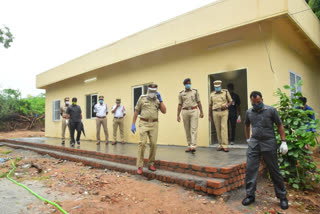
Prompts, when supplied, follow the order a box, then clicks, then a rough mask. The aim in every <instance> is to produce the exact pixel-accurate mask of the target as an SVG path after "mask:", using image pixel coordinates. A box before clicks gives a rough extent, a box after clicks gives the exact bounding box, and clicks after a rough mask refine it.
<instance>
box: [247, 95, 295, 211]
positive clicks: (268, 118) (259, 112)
mask: <svg viewBox="0 0 320 214" xmlns="http://www.w3.org/2000/svg"><path fill="white" fill-rule="evenodd" d="M250 99H251V103H252V107H253V108H251V109H249V110H248V111H247V114H246V120H245V134H246V138H247V142H248V151H247V166H246V179H245V180H246V192H247V196H246V198H245V199H243V201H242V204H243V205H244V206H248V205H250V204H251V203H253V202H254V201H255V191H256V185H257V176H258V169H259V165H260V159H261V156H262V157H263V160H264V161H265V163H266V164H267V168H268V170H269V173H270V176H271V179H272V182H273V185H274V189H275V192H276V196H277V198H279V199H280V207H281V208H282V209H288V207H289V205H288V200H287V197H286V194H287V192H286V188H285V186H284V182H283V178H282V175H281V172H280V169H279V166H278V157H277V140H276V137H275V133H274V128H273V124H274V123H275V124H276V125H277V127H278V132H279V134H280V137H281V146H280V152H281V153H282V154H286V153H287V152H288V146H287V143H286V135H285V132H284V127H283V125H282V121H281V119H280V117H279V114H278V112H277V110H276V109H275V108H273V107H271V106H267V105H264V104H263V100H262V94H261V93H260V92H258V91H253V92H252V93H251V94H250ZM250 125H251V126H252V135H251V138H250Z"/></svg>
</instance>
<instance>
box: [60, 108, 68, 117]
mask: <svg viewBox="0 0 320 214" xmlns="http://www.w3.org/2000/svg"><path fill="white" fill-rule="evenodd" d="M67 108H68V106H63V107H61V108H60V114H61V115H62V117H63V118H65V117H66V116H67Z"/></svg>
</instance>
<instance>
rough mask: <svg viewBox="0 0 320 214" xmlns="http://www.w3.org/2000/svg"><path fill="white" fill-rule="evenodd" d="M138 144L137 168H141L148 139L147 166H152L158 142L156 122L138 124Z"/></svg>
mask: <svg viewBox="0 0 320 214" xmlns="http://www.w3.org/2000/svg"><path fill="white" fill-rule="evenodd" d="M139 132H140V142H139V147H138V158H137V167H143V159H144V151H145V149H146V144H147V141H148V138H149V147H150V152H149V161H148V166H153V165H154V160H155V158H156V150H157V140H158V122H145V121H141V120H140V122H139Z"/></svg>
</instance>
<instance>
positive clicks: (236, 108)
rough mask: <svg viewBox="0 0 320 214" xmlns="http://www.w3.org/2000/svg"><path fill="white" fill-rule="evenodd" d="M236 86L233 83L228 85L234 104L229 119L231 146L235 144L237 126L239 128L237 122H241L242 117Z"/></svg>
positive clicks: (230, 108) (230, 109) (230, 107)
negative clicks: (235, 91) (234, 90)
mask: <svg viewBox="0 0 320 214" xmlns="http://www.w3.org/2000/svg"><path fill="white" fill-rule="evenodd" d="M233 89H234V86H233V84H232V83H229V84H228V91H229V93H230V95H231V98H232V104H231V106H229V108H228V110H229V118H228V132H229V133H228V135H229V142H230V144H231V145H233V144H234V139H235V136H236V126H237V121H238V122H241V117H240V112H241V110H240V104H241V101H240V97H239V95H238V94H236V93H234V92H233Z"/></svg>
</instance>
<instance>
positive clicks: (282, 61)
mask: <svg viewBox="0 0 320 214" xmlns="http://www.w3.org/2000/svg"><path fill="white" fill-rule="evenodd" d="M261 28H262V30H263V35H264V37H265V40H266V42H267V45H268V47H269V49H270V55H271V59H272V60H273V65H274V70H275V71H276V73H272V71H271V69H270V66H269V61H268V55H267V52H266V49H265V44H264V42H263V40H262V34H261V33H260V31H259V26H258V24H251V25H248V26H245V27H241V28H237V29H234V30H230V31H227V32H224V33H220V34H215V35H212V36H207V37H204V38H202V39H197V40H194V41H192V42H188V43H184V44H181V45H178V46H176V47H170V48H166V49H163V50H160V51H157V52H153V53H150V54H145V55H143V56H139V57H135V58H132V59H130V60H127V61H125V62H120V63H117V64H114V65H112V66H106V67H103V68H100V69H97V70H94V71H92V72H90V73H86V74H84V75H81V76H77V77H74V78H71V79H69V80H65V81H61V82H59V83H56V84H53V85H50V86H49V87H48V88H47V89H46V92H47V93H46V136H50V137H60V133H61V128H60V127H61V123H60V122H53V121H52V101H53V100H56V99H61V100H62V99H63V98H64V97H65V96H69V97H70V98H71V97H77V98H78V103H79V105H80V106H81V108H82V110H83V113H84V118H85V95H87V94H94V93H98V94H99V95H104V97H105V102H106V103H107V104H108V105H109V107H111V105H113V104H114V102H115V99H116V98H117V97H120V98H121V99H122V104H123V105H124V106H125V107H126V109H127V116H126V118H125V140H126V141H127V142H138V141H139V135H138V134H136V135H133V134H132V133H131V132H130V127H131V121H132V113H133V109H132V87H134V86H137V85H141V84H145V83H151V82H154V83H156V84H158V85H159V92H160V93H161V94H162V97H163V100H164V103H165V105H166V106H167V114H166V115H162V114H161V113H159V114H160V117H159V118H160V122H159V138H158V144H170V145H186V139H185V133H184V128H183V123H178V122H177V121H176V112H177V104H178V93H179V91H181V90H182V89H183V84H182V81H183V79H185V78H186V77H190V78H191V79H192V87H194V88H197V89H198V90H199V93H200V98H201V102H202V104H203V107H204V113H205V117H204V118H203V119H200V120H199V128H198V130H199V133H198V145H199V146H208V145H209V122H208V97H209V88H208V75H209V74H214V73H220V72H227V71H232V70H237V69H241V68H247V69H248V92H249V93H250V92H251V91H252V90H259V91H261V92H262V93H263V96H264V102H265V103H266V104H269V105H271V104H273V103H274V102H275V101H276V98H275V97H274V96H273V95H274V92H275V91H276V89H277V88H278V87H280V86H282V85H284V84H289V73H288V70H293V71H295V72H297V73H299V74H301V75H302V78H303V80H304V81H305V84H306V85H305V86H304V88H303V92H305V95H306V96H307V97H308V98H309V100H310V101H309V103H310V105H311V106H313V107H314V108H315V109H316V111H317V112H318V113H319V110H320V109H319V107H318V106H319V102H318V101H317V99H316V96H317V94H319V92H320V91H319V80H320V76H319V64H317V63H315V61H314V60H313V59H312V60H311V61H310V56H312V55H310V54H309V55H310V56H309V55H305V56H296V55H295V52H293V51H291V49H290V44H291V42H294V41H298V43H297V44H299V41H300V40H301V38H300V37H299V36H298V35H292V36H288V34H287V33H286V30H288V29H291V28H290V25H289V24H288V21H283V22H279V23H276V24H275V22H274V21H269V22H265V23H261ZM281 29H283V30H281ZM288 37H290V39H287V38H288ZM291 40H292V41H291ZM284 41H286V42H287V43H288V44H286V43H285V42H284ZM228 42H231V43H229V44H228ZM300 43H301V41H300ZM294 44H296V43H294ZM300 45H301V46H302V47H303V44H300ZM304 51H306V53H308V50H307V49H306V50H304ZM309 61H310V64H308V63H309ZM92 77H97V79H98V80H97V81H96V82H91V83H87V84H85V83H84V80H85V79H88V78H92ZM314 90H316V92H317V93H313V92H314ZM248 104H249V103H248ZM249 106H250V104H249ZM243 110H245V109H243ZM111 118H112V117H111V115H110V114H109V115H108V127H109V135H110V136H112V119H111ZM84 125H85V129H86V133H87V138H86V139H93V140H94V139H95V129H96V128H95V120H94V119H84ZM101 134H102V133H101ZM110 140H111V139H110Z"/></svg>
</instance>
